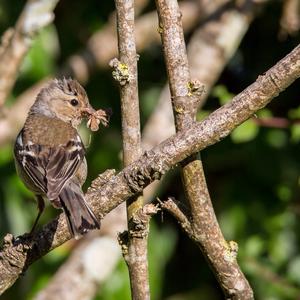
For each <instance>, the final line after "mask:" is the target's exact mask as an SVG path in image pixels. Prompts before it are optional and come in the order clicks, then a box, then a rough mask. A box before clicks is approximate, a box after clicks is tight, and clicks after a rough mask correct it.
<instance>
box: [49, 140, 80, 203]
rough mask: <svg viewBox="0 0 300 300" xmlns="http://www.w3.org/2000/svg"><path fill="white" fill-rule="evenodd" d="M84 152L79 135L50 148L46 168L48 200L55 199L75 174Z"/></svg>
mask: <svg viewBox="0 0 300 300" xmlns="http://www.w3.org/2000/svg"><path fill="white" fill-rule="evenodd" d="M84 154H85V149H84V146H83V144H82V141H81V139H80V137H79V135H77V136H76V137H75V138H74V139H71V140H70V141H69V142H68V143H67V144H66V145H64V146H59V147H53V148H51V153H50V154H49V162H48V164H47V168H46V174H47V175H46V177H47V190H48V192H47V197H48V198H49V199H50V200H52V199H56V198H57V197H58V195H59V193H60V191H61V190H62V188H63V187H64V185H65V184H66V182H67V181H68V180H69V179H70V178H72V177H73V176H74V175H75V174H76V172H77V170H78V167H79V166H80V164H81V163H82V161H83V159H84Z"/></svg>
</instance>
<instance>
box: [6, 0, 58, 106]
mask: <svg viewBox="0 0 300 300" xmlns="http://www.w3.org/2000/svg"><path fill="white" fill-rule="evenodd" d="M57 2H58V0H28V1H27V3H26V5H25V7H24V9H23V11H22V13H21V15H20V17H19V19H18V21H17V23H16V26H15V28H14V29H12V28H10V29H9V30H8V31H6V32H5V34H4V36H3V38H2V43H1V46H0V61H1V64H0V107H2V106H3V104H4V102H5V100H6V98H7V97H8V95H9V94H10V92H11V89H12V87H13V85H14V83H15V81H16V78H17V76H18V71H19V69H20V66H21V64H22V61H23V58H24V56H25V55H26V53H27V51H28V50H29V48H30V46H31V44H32V41H33V40H34V38H35V37H36V35H37V34H38V33H39V31H40V30H41V29H42V28H43V27H45V26H46V25H48V24H50V23H51V22H52V21H53V19H54V14H53V10H54V8H55V6H56V4H57Z"/></svg>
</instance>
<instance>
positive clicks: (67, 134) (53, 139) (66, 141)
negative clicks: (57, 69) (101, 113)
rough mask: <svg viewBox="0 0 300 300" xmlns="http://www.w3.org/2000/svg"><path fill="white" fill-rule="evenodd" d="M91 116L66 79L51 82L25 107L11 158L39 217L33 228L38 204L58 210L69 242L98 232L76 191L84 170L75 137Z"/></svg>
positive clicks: (79, 92)
mask: <svg viewBox="0 0 300 300" xmlns="http://www.w3.org/2000/svg"><path fill="white" fill-rule="evenodd" d="M94 113H95V110H94V109H93V108H92V107H91V106H90V104H89V101H88V98H87V95H86V92H85V90H84V89H83V88H82V87H81V85H80V84H79V83H78V82H77V81H75V80H71V79H68V80H67V79H63V80H54V81H52V82H51V83H50V84H49V85H48V87H46V88H44V89H42V90H41V92H40V93H39V95H38V96H37V99H36V101H35V103H34V104H33V106H32V107H31V109H30V112H29V114H28V117H27V119H26V122H25V124H24V127H23V129H22V130H21V132H20V133H19V135H18V137H17V140H16V143H15V149H14V153H15V161H16V168H17V171H18V174H19V175H20V177H21V179H22V180H23V181H24V183H25V185H26V186H27V187H28V188H29V189H30V190H32V191H33V192H34V193H35V194H36V197H37V201H38V208H39V214H38V217H37V219H36V222H35V223H34V227H35V225H36V223H37V221H38V219H39V217H40V215H41V213H42V211H43V209H44V200H43V199H44V198H47V199H49V201H50V203H51V204H52V205H53V206H54V207H56V208H61V209H63V211H64V212H65V215H66V217H67V222H68V225H69V229H70V232H71V233H72V235H74V236H75V238H78V237H80V236H81V235H82V234H84V233H85V232H87V231H89V230H91V229H95V228H99V227H100V225H99V222H98V221H97V218H96V217H95V215H94V213H93V212H92V211H91V209H90V208H89V206H88V205H87V203H86V202H85V199H84V195H83V192H82V189H81V186H82V184H83V183H84V181H85V179H86V173H87V166H86V160H85V157H84V155H85V149H84V146H83V144H82V141H81V138H80V136H79V135H78V132H77V126H78V125H79V124H80V122H81V120H82V118H83V117H88V118H90V116H91V115H92V114H94ZM34 227H33V229H34Z"/></svg>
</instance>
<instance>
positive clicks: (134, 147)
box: [110, 0, 150, 300]
mask: <svg viewBox="0 0 300 300" xmlns="http://www.w3.org/2000/svg"><path fill="white" fill-rule="evenodd" d="M115 5H116V11H117V29H118V48H119V59H120V61H119V60H117V59H114V60H112V61H111V63H110V64H111V65H112V67H113V68H114V71H113V76H114V78H115V79H116V80H117V81H118V82H119V84H120V91H121V115H122V140H123V162H124V166H125V167H126V166H128V165H130V164H131V163H133V162H134V161H135V160H137V159H138V158H139V156H140V155H141V131H140V113H139V97H138V81H137V60H138V56H137V53H136V46H135V34H134V1H133V0H129V1H126V2H125V1H123V0H115ZM142 207H143V197H142V194H140V195H137V196H134V197H133V198H130V199H128V200H127V219H128V231H126V232H125V233H122V234H120V238H119V240H120V242H121V245H122V252H123V256H124V259H125V261H126V263H127V266H128V270H129V277H130V286H131V294H132V299H136V300H138V299H141V300H142V299H145V300H147V299H150V288H149V278H148V260H147V256H148V255H147V253H148V252H147V241H148V230H145V231H144V232H145V234H144V235H141V234H140V222H134V220H135V219H136V214H137V213H138V211H140V210H141V209H142ZM124 236H126V238H122V237H124ZM125 249H126V251H125ZM137 257H138V259H136V258H137Z"/></svg>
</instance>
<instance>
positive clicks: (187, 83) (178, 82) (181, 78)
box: [156, 0, 253, 300]
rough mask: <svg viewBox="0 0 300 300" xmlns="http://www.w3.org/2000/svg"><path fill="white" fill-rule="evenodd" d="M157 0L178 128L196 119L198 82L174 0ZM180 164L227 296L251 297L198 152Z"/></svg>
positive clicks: (203, 243)
mask: <svg viewBox="0 0 300 300" xmlns="http://www.w3.org/2000/svg"><path fill="white" fill-rule="evenodd" d="M156 4H157V11H158V15H159V22H160V28H161V37H162V42H163V50H164V56H165V61H166V67H167V72H168V78H169V86H170V92H171V99H172V106H173V113H174V117H175V125H176V130H177V131H181V130H183V129H184V128H187V127H189V126H190V124H191V123H192V122H193V121H194V119H195V115H196V112H197V107H198V104H199V99H200V95H199V87H200V84H197V86H196V85H195V84H194V83H193V82H192V80H191V77H190V71H189V65H188V60H187V54H186V49H185V42H184V35H183V29H182V24H181V17H180V11H179V7H178V4H177V0H172V1H171V0H168V1H166V0H156ZM197 100H198V101H197ZM181 167H182V181H183V185H184V190H185V194H186V197H187V200H188V203H189V205H190V209H191V216H192V218H191V226H192V228H193V231H194V232H196V233H197V234H196V235H195V236H197V238H198V244H199V245H200V249H201V250H202V252H203V254H204V255H205V257H206V259H207V261H208V262H209V264H210V265H211V267H212V270H213V271H214V274H215V276H216V278H217V279H218V281H219V284H220V285H221V287H222V289H223V291H224V294H225V296H226V298H228V299H243V300H245V299H253V292H252V289H251V287H250V285H249V283H248V281H247V280H246V278H245V276H244V274H243V273H242V271H241V270H240V268H239V266H238V264H237V262H236V259H235V258H234V259H231V260H228V259H227V256H225V253H227V252H228V244H227V242H226V241H225V239H224V237H223V235H222V232H221V230H220V227H219V224H218V222H217V219H216V216H215V213H214V209H213V206H212V203H211V199H210V195H209V192H208V188H207V185H206V180H205V175H204V170H203V166H202V161H201V158H200V155H197V154H194V155H192V156H191V157H189V158H188V159H186V160H185V161H183V162H181ZM228 274H230V275H228Z"/></svg>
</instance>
